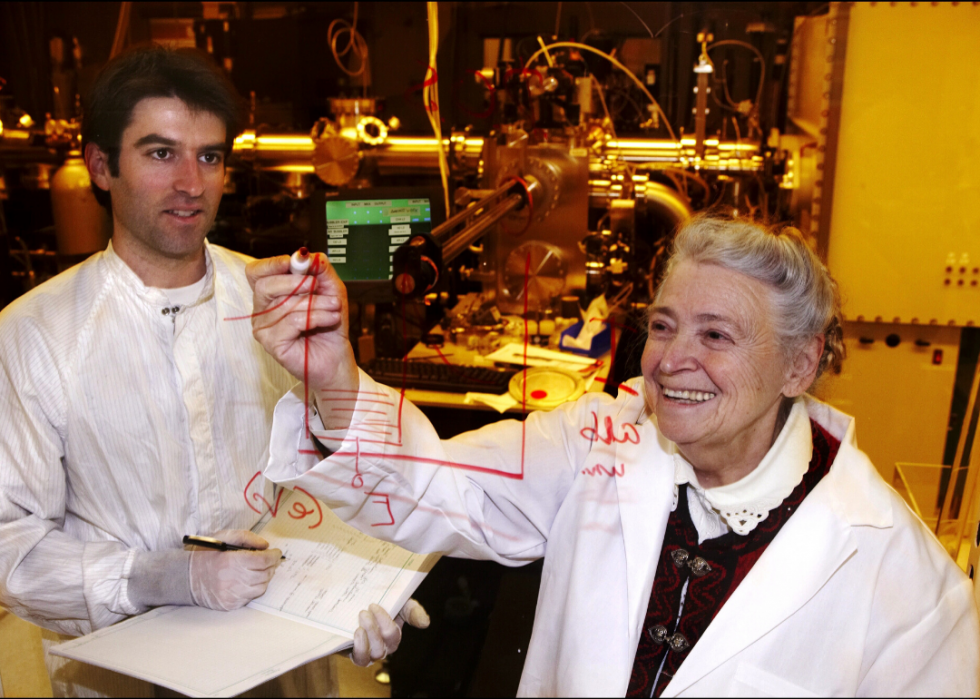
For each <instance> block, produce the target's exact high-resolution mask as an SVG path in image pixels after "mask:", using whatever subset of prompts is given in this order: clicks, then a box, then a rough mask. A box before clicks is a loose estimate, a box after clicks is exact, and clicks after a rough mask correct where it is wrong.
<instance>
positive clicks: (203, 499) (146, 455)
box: [0, 245, 322, 693]
mask: <svg viewBox="0 0 980 699" xmlns="http://www.w3.org/2000/svg"><path fill="white" fill-rule="evenodd" d="M207 258H208V261H207V279H206V283H205V285H204V292H203V294H202V296H201V298H200V299H199V300H198V301H197V302H196V303H194V304H191V305H190V306H188V307H186V308H184V309H182V310H181V311H180V312H179V313H177V314H176V315H174V314H173V313H171V312H168V313H166V314H165V313H163V310H164V309H168V311H169V306H170V304H169V302H168V301H167V299H166V297H165V296H164V294H163V293H162V292H160V290H158V289H153V288H148V287H146V286H145V285H144V284H143V283H142V282H141V281H140V279H139V278H138V277H137V276H136V274H135V273H134V272H133V271H132V270H131V269H129V267H128V266H126V264H125V263H124V262H123V261H122V260H121V259H120V258H119V257H118V256H117V255H116V254H115V253H114V252H113V251H112V248H111V246H110V248H109V249H108V250H107V251H105V252H103V253H99V254H97V255H94V256H93V257H91V258H89V259H88V260H86V261H85V262H84V263H82V264H80V265H78V266H76V267H73V268H72V269H70V270H69V271H67V272H65V273H64V274H60V275H58V276H57V277H55V278H54V279H52V280H51V281H49V282H47V283H45V284H42V285H41V286H40V287H38V288H36V289H34V290H33V291H31V292H29V293H28V294H25V295H24V296H23V297H21V298H20V299H17V300H16V301H14V302H13V303H11V304H10V305H9V306H8V307H7V308H5V309H4V310H3V312H2V313H0V415H2V419H0V604H2V605H3V606H5V607H7V608H8V609H10V610H11V611H13V612H14V613H15V614H17V615H18V616H20V617H22V618H24V619H27V620H29V621H32V622H34V623H36V624H38V625H40V626H43V627H46V628H48V629H51V630H54V631H57V632H60V633H62V634H67V635H72V636H77V635H81V634H85V633H89V632H90V631H92V630H95V629H97V628H100V627H103V626H107V625H109V624H112V623H114V622H116V621H118V620H120V619H123V618H124V617H125V616H128V615H131V614H136V613H139V612H141V611H145V610H143V609H140V608H139V607H137V606H136V605H135V604H134V603H133V601H132V600H131V599H130V597H129V594H128V580H129V576H130V573H131V570H132V565H133V559H134V557H135V554H136V551H137V550H144V551H158V550H165V549H179V548H182V544H181V537H182V536H183V535H184V534H196V533H201V534H211V533H213V532H217V531H219V530H221V529H249V528H251V527H252V526H253V525H254V524H255V523H256V522H257V521H258V519H259V516H260V513H261V512H264V510H265V504H264V502H263V498H264V500H265V501H266V502H272V500H273V498H272V485H271V484H269V483H267V482H266V481H265V479H264V478H263V477H262V476H261V475H260V471H261V469H262V468H263V467H264V465H265V462H266V460H267V454H268V436H269V430H270V428H271V416H272V410H273V408H274V406H275V404H276V401H277V400H278V399H279V397H281V396H282V394H283V393H284V392H285V391H287V390H288V389H289V387H290V386H292V385H293V384H294V383H295V379H293V378H292V377H291V376H290V375H289V374H288V373H287V372H286V371H285V370H284V369H283V368H282V367H281V366H279V365H278V364H277V363H276V362H275V361H274V360H273V359H272V358H271V357H269V356H268V355H267V354H266V353H265V351H264V350H263V349H262V347H261V346H260V345H259V344H258V343H257V342H255V340H254V339H253V338H252V327H251V323H250V321H249V320H248V319H247V318H246V319H245V320H237V321H226V320H225V318H228V317H237V316H248V315H249V314H250V313H251V311H252V292H251V289H250V288H249V286H248V282H247V280H246V278H245V270H244V268H245V262H246V260H247V258H245V257H243V256H241V255H238V254H236V253H233V252H231V251H228V250H225V249H223V248H220V247H217V246H212V245H208V246H207ZM51 660H52V661H56V662H58V663H61V664H62V666H64V665H65V664H66V663H67V661H63V660H60V659H54V658H51ZM74 665H75V666H76V667H74V668H72V669H70V671H69V669H68V668H67V667H62V670H61V671H59V673H58V675H59V676H54V677H52V680H53V682H54V683H55V685H56V686H55V691H56V692H60V691H65V692H73V691H95V692H110V693H116V692H120V691H127V692H129V691H134V690H133V689H132V687H133V685H132V684H121V680H120V681H119V682H112V681H105V676H108V675H112V674H113V673H107V672H106V671H103V670H99V669H98V668H92V667H84V668H83V667H81V664H79V663H74ZM321 673H322V671H321ZM117 679H118V676H117ZM59 682H61V683H62V684H63V686H58V685H59ZM72 685H74V686H72ZM80 687H82V688H85V687H87V689H79V688H80ZM143 689H149V691H150V692H152V687H149V685H146V686H145V687H143ZM309 691H313V690H309Z"/></svg>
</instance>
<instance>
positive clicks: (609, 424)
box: [578, 410, 640, 444]
mask: <svg viewBox="0 0 980 699" xmlns="http://www.w3.org/2000/svg"><path fill="white" fill-rule="evenodd" d="M602 425H603V427H605V428H606V434H605V435H603V434H602V430H601V429H600V428H599V416H598V415H597V414H596V411H594V410H593V411H592V427H583V428H582V429H581V430H579V432H578V433H579V434H580V435H581V436H582V437H583V438H585V439H586V440H588V441H590V442H593V441H595V440H599V441H600V442H602V443H603V444H614V443H615V444H627V443H628V444H639V443H640V432H639V430H637V429H636V425H631V424H629V423H628V422H624V423H623V424H622V425H621V427H622V428H623V433H622V437H617V436H616V430H615V428H614V427H613V420H612V416H611V415H606V417H605V418H604V419H603V422H602Z"/></svg>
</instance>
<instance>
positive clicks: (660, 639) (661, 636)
mask: <svg viewBox="0 0 980 699" xmlns="http://www.w3.org/2000/svg"><path fill="white" fill-rule="evenodd" d="M647 633H649V634H650V639H651V640H652V641H653V642H654V643H656V644H657V645H658V646H662V645H663V644H664V642H665V641H666V640H667V627H666V626H664V625H662V624H658V625H657V626H654V627H651V628H650V629H648V630H647Z"/></svg>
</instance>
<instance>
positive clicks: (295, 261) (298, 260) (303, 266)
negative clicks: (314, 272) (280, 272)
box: [289, 248, 313, 274]
mask: <svg viewBox="0 0 980 699" xmlns="http://www.w3.org/2000/svg"><path fill="white" fill-rule="evenodd" d="M311 264H313V256H312V255H310V251H309V250H307V249H306V248H300V249H299V250H297V251H296V252H294V253H293V254H292V257H290V258H289V271H290V272H292V273H293V274H306V273H307V272H309V271H310V265H311Z"/></svg>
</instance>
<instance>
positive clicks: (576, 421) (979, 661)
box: [266, 373, 980, 696]
mask: <svg viewBox="0 0 980 699" xmlns="http://www.w3.org/2000/svg"><path fill="white" fill-rule="evenodd" d="M628 388H631V389H632V392H633V393H634V394H635V395H630V393H629V392H627V391H623V390H621V391H620V398H618V399H616V400H615V401H614V400H613V399H612V398H610V397H609V396H606V395H604V394H591V393H590V394H586V395H585V396H584V397H582V398H581V399H580V400H579V401H577V402H575V403H573V404H568V405H565V406H562V407H560V408H558V409H556V410H554V411H552V412H550V413H534V414H532V415H530V416H529V417H528V418H527V421H526V423H525V424H526V427H522V424H521V423H520V422H515V421H508V422H504V423H497V424H496V425H491V426H488V427H485V428H483V429H481V430H477V431H475V432H470V433H467V434H464V435H461V436H460V437H458V438H455V439H452V440H448V441H445V442H443V441H440V440H439V438H438V436H437V435H436V433H435V431H434V430H433V428H432V426H431V425H430V424H429V422H428V420H426V418H425V417H424V416H423V415H422V414H421V413H420V411H418V409H417V408H415V407H414V406H413V405H411V404H410V403H408V402H407V401H402V400H401V397H400V396H399V394H398V392H396V391H392V390H391V389H387V388H385V387H380V386H378V384H376V383H375V382H373V381H372V380H371V379H370V378H369V377H367V376H366V375H364V374H363V373H362V374H361V389H360V394H359V396H358V402H357V404H356V407H355V411H354V421H353V423H352V427H351V429H350V430H348V431H347V432H346V433H343V432H338V431H334V432H330V431H322V432H319V433H318V436H319V437H320V439H321V441H323V442H324V444H326V445H327V446H328V448H330V449H331V450H334V451H335V453H334V454H333V455H332V456H331V457H330V458H328V459H326V460H324V461H322V462H319V463H317V459H316V457H315V456H310V455H309V454H304V453H299V449H309V443H308V442H307V440H306V439H305V434H304V431H303V429H302V425H303V416H304V410H305V408H304V406H303V405H302V401H301V400H300V399H299V398H298V397H297V395H295V394H289V395H287V396H286V397H285V398H284V399H283V400H282V401H281V402H280V404H279V406H278V407H277V409H276V417H275V421H274V426H273V437H272V445H271V461H270V465H269V468H268V469H267V471H266V475H267V476H268V477H269V478H270V479H272V480H275V481H278V482H281V483H283V484H285V485H287V486H293V485H300V486H302V487H304V488H306V489H307V490H309V491H310V492H311V493H313V494H314V495H315V496H317V497H319V498H320V499H322V500H323V501H324V502H326V503H327V504H329V505H330V507H331V508H333V509H335V511H336V512H337V514H338V515H339V516H340V517H341V518H343V519H345V520H347V521H348V522H350V523H351V524H353V525H354V526H356V527H358V528H360V529H362V530H363V531H365V532H369V533H371V534H372V535H374V536H377V537H381V538H384V539H388V540H390V541H393V542H396V543H398V544H399V545H401V546H403V547H405V548H407V549H409V550H413V551H417V552H432V551H441V552H444V553H446V554H448V555H454V556H463V557H470V558H484V559H491V560H496V561H498V562H501V563H504V564H506V565H521V564H523V563H527V562H529V561H531V560H534V559H536V558H539V557H541V556H544V557H545V564H544V571H543V574H542V578H541V588H540V593H539V596H538V606H537V612H536V616H535V621H534V631H533V635H532V638H531V644H530V647H529V648H528V654H527V660H526V663H525V666H524V674H523V677H522V678H521V686H520V692H519V693H520V695H522V696H538V695H562V696H568V695H571V696H595V695H604V696H614V695H619V696H622V695H623V694H624V693H625V692H626V689H627V685H628V682H629V677H630V671H631V669H632V665H633V658H634V655H635V653H636V648H637V644H638V642H639V638H640V634H642V633H645V632H646V629H645V628H644V620H645V615H646V611H647V605H648V602H649V599H650V593H651V589H652V586H653V576H654V573H655V571H656V567H657V562H658V559H659V555H660V548H661V545H662V541H663V535H664V531H665V528H666V524H667V518H668V516H669V514H670V510H671V505H672V499H673V497H672V496H673V490H674V459H673V456H672V454H673V450H674V446H673V445H672V444H671V443H670V442H668V441H667V440H666V439H664V438H663V437H662V436H661V435H659V434H658V432H657V430H656V428H655V426H654V425H653V424H652V423H651V422H650V421H649V420H648V419H647V418H646V411H645V409H644V403H643V399H642V392H643V386H642V381H641V380H639V379H636V380H633V381H632V382H631V383H630V384H629V387H628ZM338 399H339V397H338ZM337 405H338V406H340V405H341V403H340V402H338V403H337ZM346 405H347V406H348V408H349V405H350V404H349V403H347V404H346ZM318 407H319V411H320V415H322V416H323V421H324V423H325V425H326V427H328V428H329V427H331V426H332V425H331V424H330V417H329V415H330V413H331V411H332V410H333V408H332V407H331V403H330V401H329V400H328V401H325V402H323V403H320V404H319V406H318ZM807 410H808V412H809V414H810V416H811V418H813V419H814V420H816V421H817V422H818V423H819V424H820V425H822V426H823V427H824V428H825V429H826V430H827V431H829V432H830V433H831V434H832V435H834V436H835V437H836V438H837V439H839V440H841V442H842V445H841V448H840V451H839V453H838V456H837V458H836V460H835V462H834V464H833V466H832V468H831V470H830V472H829V474H828V475H827V476H826V477H825V478H824V479H823V480H822V481H821V482H820V484H819V485H818V486H817V487H816V488H815V489H814V490H813V492H812V493H811V494H810V495H809V496H808V497H807V498H806V500H804V502H803V504H802V505H801V506H800V508H799V510H798V511H797V512H796V513H795V514H794V515H793V516H792V517H791V518H790V520H789V521H788V522H787V523H786V525H785V526H784V527H783V529H782V530H781V531H780V533H779V534H778V536H777V537H776V539H775V540H774V541H773V543H772V544H771V545H770V546H769V548H768V549H767V550H766V551H765V553H764V554H763V555H762V557H761V558H760V559H759V561H758V562H757V563H756V565H755V567H754V568H753V569H752V571H751V572H750V573H749V574H748V576H747V577H746V578H745V580H744V581H743V582H742V583H741V585H740V586H739V587H738V589H737V590H736V591H735V593H734V594H733V595H732V596H731V598H730V599H729V600H728V602H727V603H726V604H725V606H724V607H723V608H722V609H721V611H720V612H719V613H718V616H717V617H716V618H715V619H714V621H713V622H712V623H711V625H710V626H709V627H708V629H707V631H706V632H705V634H704V635H703V636H702V638H701V639H700V640H699V642H698V643H697V645H696V646H695V647H694V648H693V649H692V650H690V651H688V654H689V657H687V658H686V659H685V660H684V663H683V665H682V666H681V668H680V670H679V671H678V673H677V674H676V676H675V677H674V679H673V680H672V681H671V683H670V684H669V685H668V687H667V689H666V691H665V696H674V695H715V696H723V695H728V696H739V695H778V696H817V695H821V696H822V695H827V696H829V695H886V696H889V695H910V694H912V695H957V694H963V695H966V694H969V695H976V694H977V692H978V689H980V683H978V681H980V676H978V666H980V628H978V619H977V611H976V608H975V605H974V601H973V595H972V588H971V584H970V581H969V580H968V579H967V578H966V576H965V575H963V573H962V572H961V571H960V570H959V569H958V568H957V567H956V566H955V565H954V563H953V561H952V560H950V557H949V556H948V555H947V554H946V552H945V551H944V550H943V548H942V547H941V546H940V544H939V542H938V541H937V540H936V539H935V537H933V536H932V534H931V533H930V532H929V531H928V530H927V529H926V528H925V527H924V526H923V525H922V523H921V522H920V521H919V520H918V519H917V518H916V517H915V516H914V515H913V514H912V513H911V512H910V511H909V509H908V508H907V507H906V505H905V504H904V502H903V501H902V500H901V498H899V497H898V496H897V495H896V493H895V492H894V491H893V490H891V488H889V487H888V486H887V485H886V484H885V483H884V482H883V481H882V479H881V478H880V476H879V475H878V473H877V472H876V471H875V469H874V468H873V466H872V465H871V463H870V462H869V461H868V459H867V457H866V456H865V455H864V454H863V453H862V452H860V451H859V450H858V449H857V445H856V441H855V435H854V421H853V419H851V418H849V417H847V416H845V415H842V414H841V413H839V412H837V411H835V410H834V409H832V408H830V407H829V406H827V405H825V404H822V403H820V402H818V401H816V400H813V399H810V398H808V399H807Z"/></svg>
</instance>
